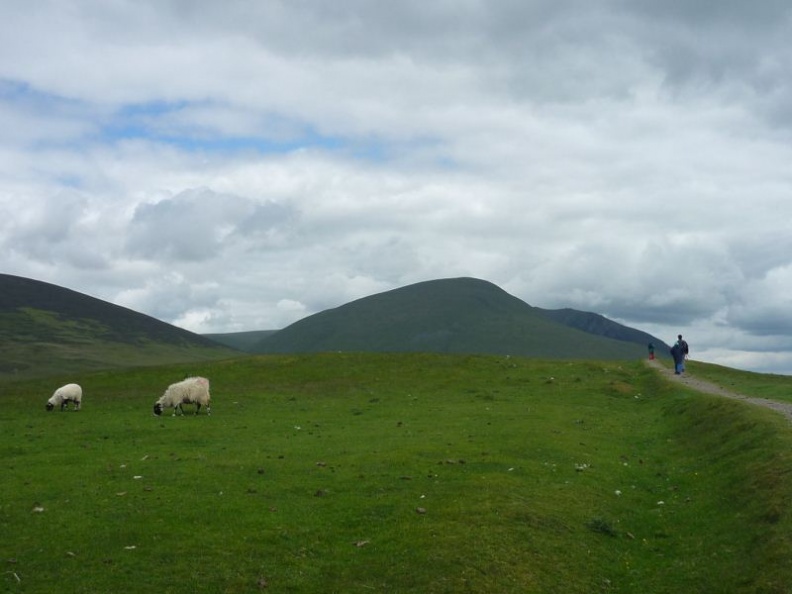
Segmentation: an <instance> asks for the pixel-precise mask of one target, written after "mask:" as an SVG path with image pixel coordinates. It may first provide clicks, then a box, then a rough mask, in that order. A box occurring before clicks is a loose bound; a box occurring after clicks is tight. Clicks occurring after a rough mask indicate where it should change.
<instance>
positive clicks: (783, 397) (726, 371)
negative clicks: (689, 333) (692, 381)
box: [686, 361, 792, 402]
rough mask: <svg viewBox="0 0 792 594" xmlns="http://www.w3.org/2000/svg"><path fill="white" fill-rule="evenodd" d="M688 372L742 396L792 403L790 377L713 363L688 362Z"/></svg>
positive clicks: (791, 380)
mask: <svg viewBox="0 0 792 594" xmlns="http://www.w3.org/2000/svg"><path fill="white" fill-rule="evenodd" d="M686 366H687V368H688V370H689V371H690V372H691V373H693V374H695V375H696V376H697V377H701V378H703V379H707V380H709V381H712V382H713V383H715V384H717V385H719V386H721V387H723V388H726V389H727V390H731V391H733V392H738V393H740V394H745V395H747V396H756V397H759V398H769V399H771V400H779V401H782V402H792V378H790V376H788V375H778V374H771V373H754V372H751V371H742V370H739V369H732V368H730V367H723V366H721V365H715V364H713V363H702V362H700V361H688V362H687V364H686Z"/></svg>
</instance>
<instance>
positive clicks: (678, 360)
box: [671, 334, 689, 375]
mask: <svg viewBox="0 0 792 594" xmlns="http://www.w3.org/2000/svg"><path fill="white" fill-rule="evenodd" d="M677 339H678V340H677V341H676V342H675V343H674V346H672V347H671V357H673V359H674V373H676V374H677V375H679V374H680V373H682V372H683V371H685V357H686V356H687V354H688V350H689V349H688V344H687V343H686V342H685V341H684V340H682V335H681V334H680V335H679V336H677Z"/></svg>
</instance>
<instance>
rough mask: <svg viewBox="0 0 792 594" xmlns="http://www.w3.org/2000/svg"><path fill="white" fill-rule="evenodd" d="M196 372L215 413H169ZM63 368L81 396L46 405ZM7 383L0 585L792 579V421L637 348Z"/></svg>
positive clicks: (713, 584) (563, 588) (166, 370)
mask: <svg viewBox="0 0 792 594" xmlns="http://www.w3.org/2000/svg"><path fill="white" fill-rule="evenodd" d="M709 371H710V372H712V373H714V374H716V375H717V373H718V372H719V370H718V369H714V368H712V369H710V370H709ZM187 374H203V375H206V376H207V377H209V378H210V379H211V381H212V393H213V407H212V410H213V414H212V416H208V417H207V416H204V415H201V416H197V417H196V416H192V415H190V416H185V417H177V418H173V417H169V416H168V417H165V416H163V417H154V416H153V415H152V405H153V403H154V401H155V400H156V398H157V397H158V396H159V395H160V394H161V393H162V391H163V390H164V388H165V387H166V386H167V384H169V383H171V382H173V381H177V380H179V379H181V378H182V377H184V376H185V375H187ZM754 379H755V380H756V381H759V380H758V379H756V378H752V380H754ZM66 381H79V382H80V383H81V384H82V385H83V388H84V392H85V396H84V406H83V410H82V411H80V412H77V413H74V412H66V413H60V412H51V413H47V412H45V411H44V404H45V402H46V400H47V398H48V397H49V395H50V394H51V392H52V391H53V389H54V388H55V387H57V385H59V383H65V382H66ZM729 381H733V380H729ZM786 381H787V383H786V386H787V387H789V385H790V383H789V378H787V379H786ZM779 386H780V384H779ZM0 390H2V396H0V404H1V405H2V406H0V459H1V460H2V465H3V473H2V474H3V480H2V481H1V482H0V563H2V569H3V572H2V579H1V580H0V589H1V590H2V591H4V592H25V593H34V592H54V591H59V592H70V593H82V592H84V593H92V594H93V593H98V592H127V593H129V592H212V593H217V592H257V591H268V592H278V593H281V592H305V593H315V592H339V593H348V592H389V593H399V592H421V593H439V592H480V593H494V592H506V593H508V592H515V593H516V592H520V593H534V592H535V593H559V594H570V593H598V592H609V593H636V592H640V593H644V594H646V593H669V594H670V593H674V594H676V593H680V592H697V593H708V592H712V593H716V592H717V593H730V592H734V593H749V592H764V593H785V592H792V564H790V563H789V559H790V558H791V557H792V540H791V536H792V516H790V514H789V505H790V502H791V501H792V473H791V472H790V471H791V469H792V427H790V426H789V424H788V423H787V422H786V421H785V420H784V419H783V418H782V417H781V416H780V415H778V414H776V413H773V412H772V411H769V410H764V409H761V408H759V407H753V406H747V405H745V404H743V403H741V402H738V401H732V400H728V399H722V398H721V399H719V398H717V397H712V396H705V395H701V394H697V393H693V392H689V391H686V390H685V389H684V388H683V387H680V386H678V385H674V384H670V383H666V382H664V381H663V380H661V379H660V378H659V376H658V375H656V374H655V372H653V371H652V370H649V369H647V368H646V367H645V366H644V365H643V364H642V363H641V362H638V361H636V362H625V363H618V362H616V363H614V362H607V363H601V362H543V361H537V360H530V359H519V358H507V357H466V356H427V355H348V354H332V355H311V356H262V357H250V358H247V357H246V358H240V359H236V360H231V361H220V362H208V363H205V364H199V365H194V366H192V367H187V366H171V367H157V368H147V369H138V370H134V369H133V370H123V371H113V372H104V373H93V374H90V375H85V376H83V377H78V378H74V377H61V378H57V379H55V380H53V379H48V380H46V381H44V380H29V381H25V382H15V383H5V384H3V385H2V386H0ZM778 391H779V392H780V391H781V388H780V387H779V388H778ZM764 396H766V397H767V394H764Z"/></svg>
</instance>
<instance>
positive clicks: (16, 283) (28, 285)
mask: <svg viewBox="0 0 792 594" xmlns="http://www.w3.org/2000/svg"><path fill="white" fill-rule="evenodd" d="M234 354H235V352H234V351H233V350H231V349H230V348H228V347H226V346H224V345H221V344H218V343H216V342H214V341H212V340H209V339H208V338H205V337H203V336H199V335H197V334H193V333H192V332H188V331H187V330H183V329H181V328H177V327H175V326H172V325H170V324H166V323H165V322H162V321H160V320H157V319H155V318H152V317H149V316H146V315H144V314H140V313H137V312H134V311H132V310H130V309H126V308H124V307H120V306H118V305H113V304H112V303H107V302H105V301H102V300H100V299H96V298H94V297H90V296H88V295H84V294H81V293H78V292H76V291H72V290H70V289H66V288H63V287H59V286H57V285H52V284H49V283H45V282H41V281H37V280H32V279H29V278H23V277H19V276H12V275H9V274H0V376H6V377H7V376H17V377H18V376H25V375H32V374H35V375H46V374H48V373H59V372H76V371H80V370H89V369H103V368H109V367H125V366H137V365H155V364H161V363H177V362H192V361H202V360H210V359H219V358H224V357H231V356H234Z"/></svg>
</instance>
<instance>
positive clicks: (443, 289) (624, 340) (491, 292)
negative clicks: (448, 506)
mask: <svg viewBox="0 0 792 594" xmlns="http://www.w3.org/2000/svg"><path fill="white" fill-rule="evenodd" d="M559 312H560V313H559ZM570 312H572V313H574V315H569V314H570ZM650 341H651V342H654V343H655V345H656V346H657V347H658V349H659V350H661V351H662V347H663V346H664V345H663V343H662V341H660V340H658V339H656V338H654V337H652V336H650V335H648V334H646V333H643V332H640V331H637V330H634V329H631V328H627V327H625V326H622V325H620V324H617V323H615V322H612V321H610V320H607V319H606V318H604V317H602V316H598V315H596V314H590V313H584V312H574V310H559V311H558V312H555V311H549V310H543V309H540V308H537V307H532V306H530V305H528V304H527V303H525V302H524V301H522V300H520V299H518V298H517V297H514V296H512V295H510V294H508V293H507V292H505V291H504V290H502V289H500V288H499V287H497V286H496V285H494V284H492V283H490V282H487V281H483V280H479V279H473V278H453V279H441V280H434V281H427V282H422V283H417V284H414V285H410V286H407V287H402V288H399V289H394V290H392V291H387V292H384V293H379V294H376V295H372V296H370V297H365V298H363V299H358V300H356V301H353V302H351V303H348V304H346V305H342V306H341V307H337V308H335V309H330V310H326V311H323V312H320V313H317V314H314V315H312V316H309V317H307V318H304V319H302V320H300V321H298V322H295V323H294V324H292V325H290V326H288V327H287V328H284V329H283V330H280V331H278V332H276V333H274V334H272V335H270V336H267V337H265V338H264V339H262V340H261V341H260V342H259V343H258V344H256V345H254V346H253V347H252V349H251V350H252V351H253V352H259V353H297V352H330V351H347V352H352V351H360V352H433V353H467V354H504V355H506V354H510V355H522V356H530V357H543V358H550V359H558V358H560V359H573V358H574V359H578V358H596V359H634V358H639V357H643V356H645V355H646V345H647V344H648V343H649V342H650Z"/></svg>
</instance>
